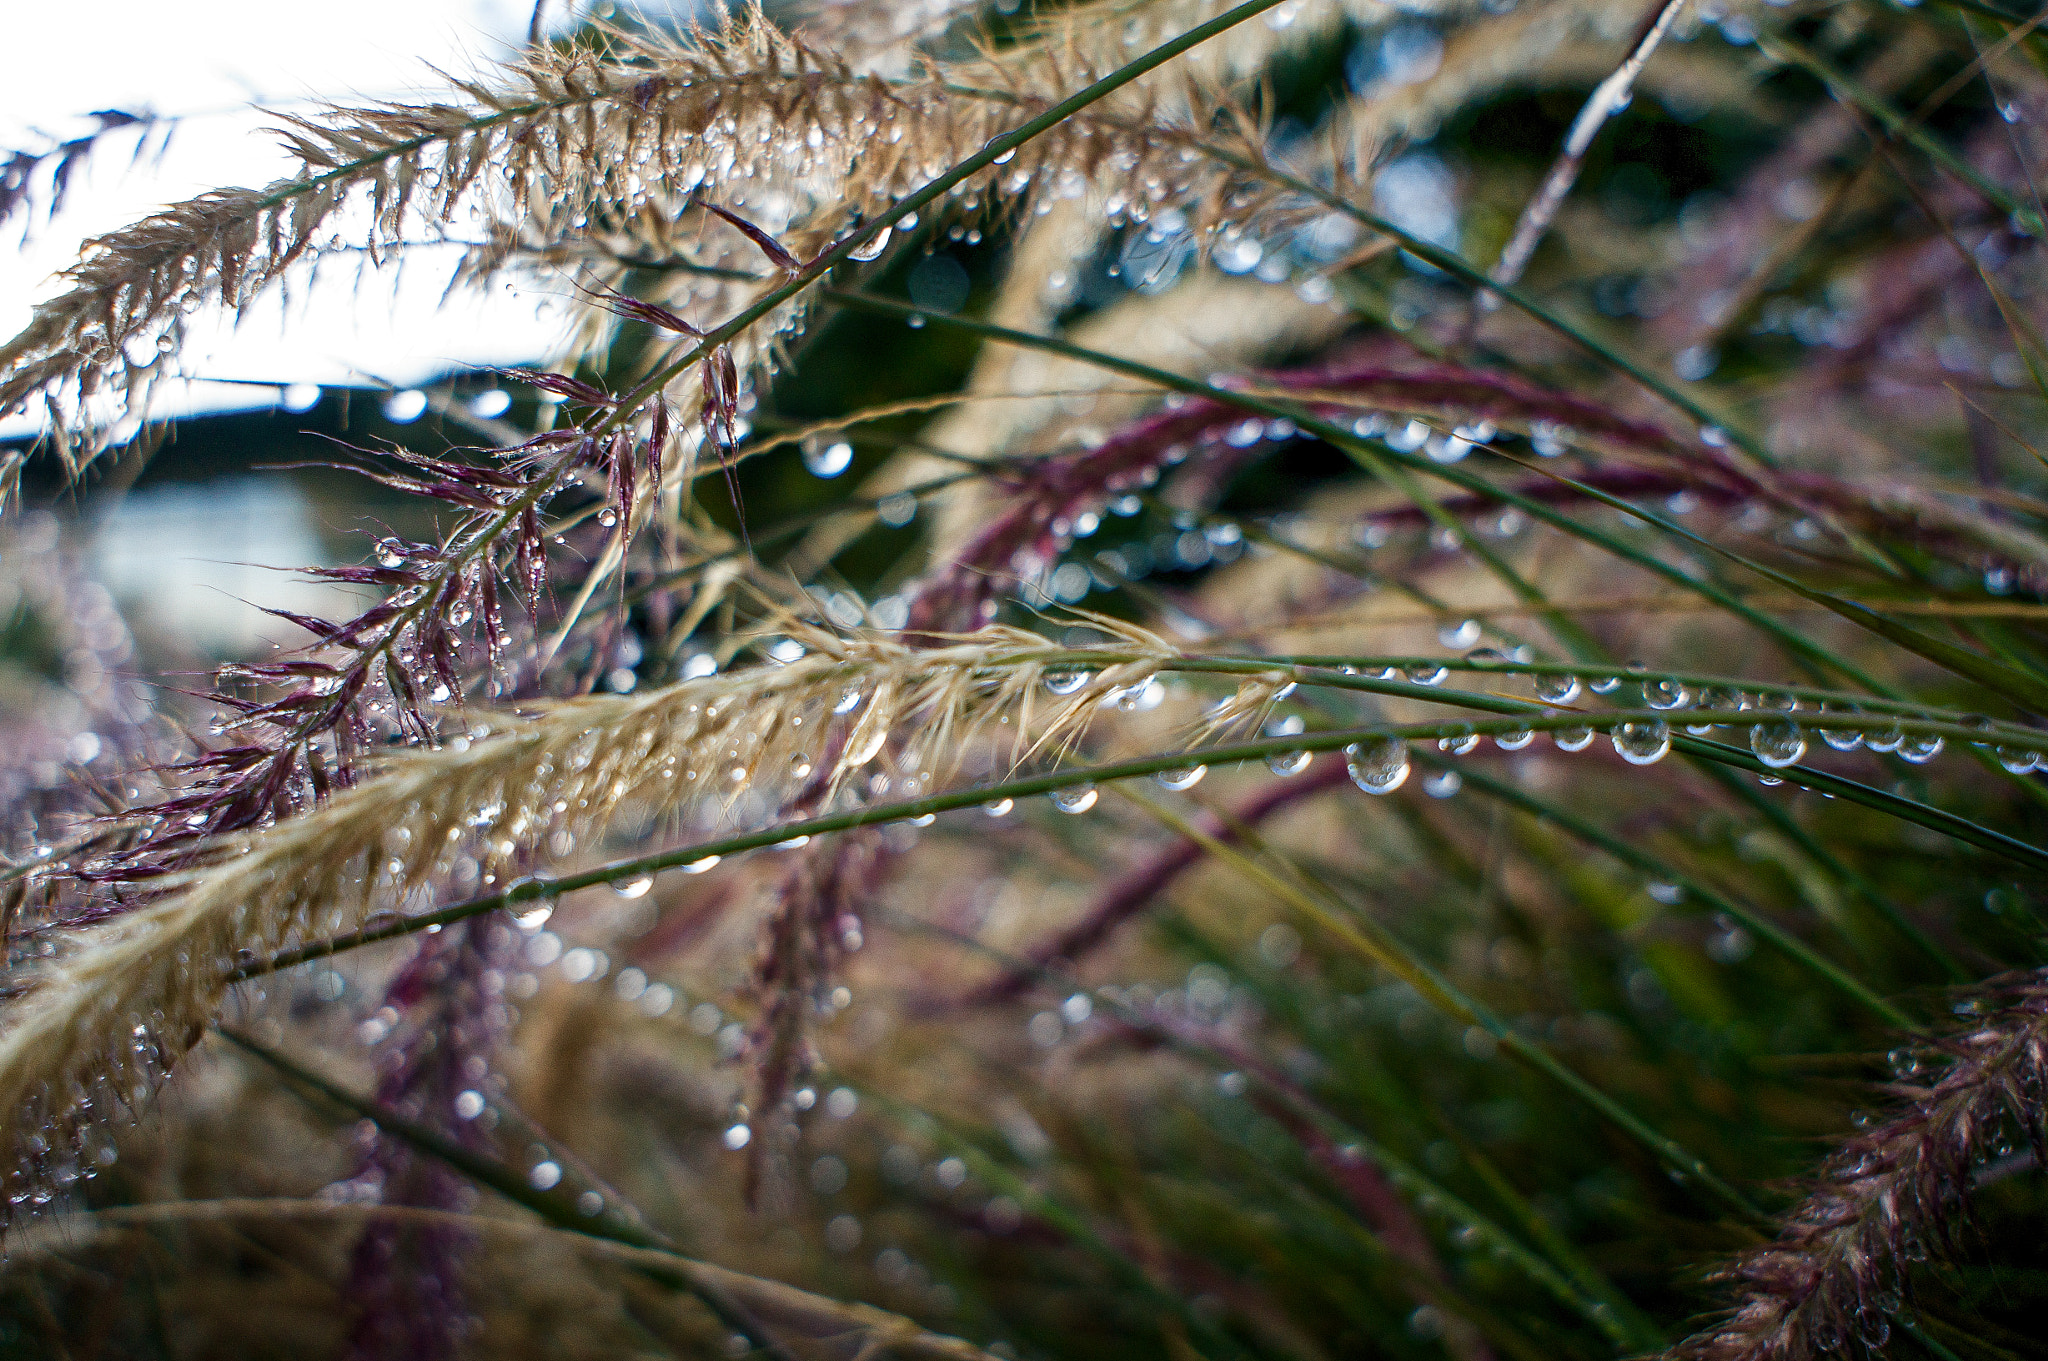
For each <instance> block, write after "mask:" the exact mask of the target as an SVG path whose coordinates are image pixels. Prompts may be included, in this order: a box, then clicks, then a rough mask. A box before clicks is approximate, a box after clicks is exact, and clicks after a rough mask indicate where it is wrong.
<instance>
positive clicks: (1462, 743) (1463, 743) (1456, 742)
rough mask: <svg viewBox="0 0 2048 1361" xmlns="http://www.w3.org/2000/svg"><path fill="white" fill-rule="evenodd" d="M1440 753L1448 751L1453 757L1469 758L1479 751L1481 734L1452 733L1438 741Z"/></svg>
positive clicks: (1437, 747)
mask: <svg viewBox="0 0 2048 1361" xmlns="http://www.w3.org/2000/svg"><path fill="white" fill-rule="evenodd" d="M1436 749H1437V750H1438V751H1447V752H1449V753H1450V754H1451V755H1453V756H1469V755H1471V754H1472V753H1473V752H1474V751H1477V750H1478V749H1479V734H1478V733H1476V732H1461V733H1452V734H1451V735H1450V736H1448V737H1439V738H1437V740H1436Z"/></svg>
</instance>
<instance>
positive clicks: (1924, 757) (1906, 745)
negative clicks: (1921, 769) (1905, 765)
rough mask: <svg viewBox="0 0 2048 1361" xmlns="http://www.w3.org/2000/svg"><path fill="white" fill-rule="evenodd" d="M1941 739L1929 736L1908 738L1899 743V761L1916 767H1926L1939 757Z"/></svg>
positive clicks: (1917, 735)
mask: <svg viewBox="0 0 2048 1361" xmlns="http://www.w3.org/2000/svg"><path fill="white" fill-rule="evenodd" d="M1941 745H1942V743H1941V739H1940V738H1939V737H1935V736H1933V735H1931V734H1926V735H1919V734H1916V735H1915V736H1912V737H1908V738H1906V739H1905V740H1903V741H1901V742H1900V743H1899V759H1900V760H1901V761H1911V762H1912V763H1913V764H1914V765H1916V766H1922V765H1926V764H1927V763H1928V762H1929V761H1932V760H1933V759H1934V758H1935V757H1937V756H1939V755H1941Z"/></svg>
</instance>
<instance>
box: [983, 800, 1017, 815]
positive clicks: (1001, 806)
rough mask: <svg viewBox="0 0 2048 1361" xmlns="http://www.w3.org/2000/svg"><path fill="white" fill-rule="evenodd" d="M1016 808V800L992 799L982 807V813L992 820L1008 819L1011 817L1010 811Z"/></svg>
mask: <svg viewBox="0 0 2048 1361" xmlns="http://www.w3.org/2000/svg"><path fill="white" fill-rule="evenodd" d="M1016 806H1017V801H1016V800H1015V799H990V800H989V801H988V802H987V803H985V804H983V805H982V806H981V811H982V812H984V813H986V814H988V815H989V816H990V817H992V818H1006V817H1008V816H1010V810H1011V809H1012V808H1015V807H1016Z"/></svg>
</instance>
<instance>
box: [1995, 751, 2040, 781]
mask: <svg viewBox="0 0 2048 1361" xmlns="http://www.w3.org/2000/svg"><path fill="white" fill-rule="evenodd" d="M1998 764H2000V765H2002V766H2004V767H2005V768H2006V769H2007V770H2009V771H2011V772H2012V773H2013V774H2015V775H2024V774H2026V773H2027V772H2028V771H2030V770H2034V769H2037V768H2039V766H2040V764H2041V755H2040V753H2039V752H2033V751H2028V750H2026V749H2025V748H2023V747H2000V748H1998Z"/></svg>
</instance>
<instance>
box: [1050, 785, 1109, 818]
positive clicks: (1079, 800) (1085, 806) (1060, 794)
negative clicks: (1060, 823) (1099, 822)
mask: <svg viewBox="0 0 2048 1361" xmlns="http://www.w3.org/2000/svg"><path fill="white" fill-rule="evenodd" d="M1101 797H1102V794H1101V791H1099V790H1098V789H1096V787H1095V786H1094V785H1092V784H1077V785H1072V786H1070V787H1068V788H1066V789H1055V790H1053V791H1052V806H1053V807H1055V808H1057V809H1059V810H1060V811H1061V812H1062V813H1085V812H1087V811H1088V810H1089V809H1091V808H1093V807H1094V806H1095V801H1096V800H1097V799H1098V798H1101Z"/></svg>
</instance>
